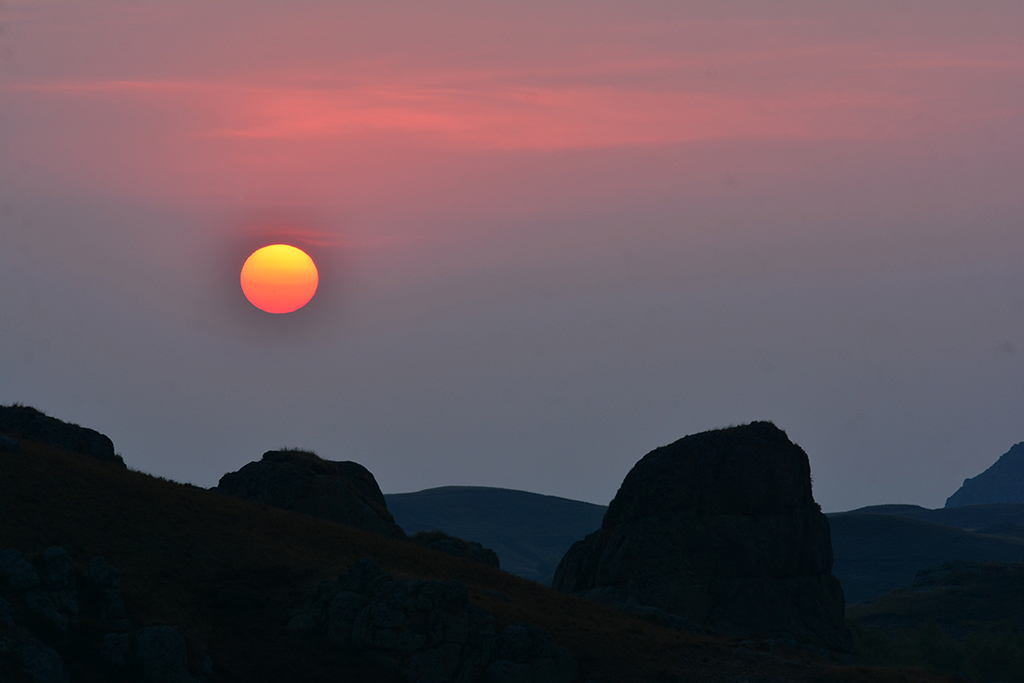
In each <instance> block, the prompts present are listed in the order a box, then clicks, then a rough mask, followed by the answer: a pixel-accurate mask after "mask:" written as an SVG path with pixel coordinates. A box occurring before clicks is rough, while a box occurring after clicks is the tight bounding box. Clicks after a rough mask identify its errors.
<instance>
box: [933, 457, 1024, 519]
mask: <svg viewBox="0 0 1024 683" xmlns="http://www.w3.org/2000/svg"><path fill="white" fill-rule="evenodd" d="M985 503H1024V441H1022V442H1020V443H1018V444H1016V445H1015V446H1014V447H1013V448H1011V449H1010V450H1008V451H1007V452H1006V453H1004V454H1003V455H1001V456H1000V457H999V459H998V460H996V461H995V463H994V464H993V465H992V466H991V467H989V468H988V469H987V470H985V471H984V472H982V473H981V474H979V475H978V476H976V477H972V478H970V479H964V483H963V485H962V486H961V487H960V488H959V489H957V491H956V492H955V493H954V494H953V495H952V496H950V497H949V498H948V499H947V500H946V507H947V508H953V507H960V506H963V505H979V504H985Z"/></svg>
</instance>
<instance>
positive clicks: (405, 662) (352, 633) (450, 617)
mask: <svg viewBox="0 0 1024 683" xmlns="http://www.w3.org/2000/svg"><path fill="white" fill-rule="evenodd" d="M286 630H287V631H288V632H290V633H298V634H303V635H305V636H307V637H314V638H316V637H326V638H327V639H328V641H329V642H330V643H331V644H332V646H334V647H338V648H341V649H345V650H349V651H355V652H358V653H360V654H361V655H362V656H364V657H367V658H368V659H370V660H372V661H374V662H377V663H378V664H381V665H383V666H385V667H386V668H388V669H391V670H392V671H395V672H399V673H401V674H402V675H403V677H404V678H405V679H406V680H409V681H416V682H417V683H449V682H458V683H499V682H501V683H504V682H508V683H518V682H519V681H523V682H524V683H525V682H531V683H533V682H536V683H571V682H572V681H575V680H576V678H577V673H578V667H577V664H576V662H575V660H574V659H573V658H572V655H571V654H570V653H569V651H568V650H566V649H565V648H563V647H560V646H559V645H557V644H556V643H555V641H554V639H553V638H552V637H551V635H550V634H549V633H548V632H547V631H545V630H544V629H542V628H540V627H538V626H534V625H532V624H515V625H511V626H508V627H506V628H505V629H503V630H502V631H501V632H498V630H497V628H496V626H495V621H494V617H493V616H491V615H490V614H488V613H487V612H486V611H485V610H484V609H482V608H480V607H478V606H476V605H474V604H472V603H471V602H470V601H469V595H468V591H467V588H466V585H465V584H463V583H461V582H459V581H423V580H411V581H402V580H396V579H394V578H392V577H391V576H390V575H388V574H386V573H385V572H384V570H383V569H382V568H381V567H380V565H379V564H377V562H375V561H374V560H372V559H369V558H364V559H362V560H359V561H358V562H356V563H355V564H354V565H353V566H352V567H351V568H350V569H349V571H348V572H346V573H344V574H341V575H340V576H339V577H338V579H337V581H335V582H333V583H332V582H330V581H324V582H323V583H322V584H321V585H320V588H319V589H318V590H317V593H316V595H315V596H314V597H313V598H312V599H310V600H308V601H306V603H305V604H304V605H303V606H302V607H299V608H297V609H295V610H293V612H292V617H291V620H290V621H289V623H288V626H287V628H286Z"/></svg>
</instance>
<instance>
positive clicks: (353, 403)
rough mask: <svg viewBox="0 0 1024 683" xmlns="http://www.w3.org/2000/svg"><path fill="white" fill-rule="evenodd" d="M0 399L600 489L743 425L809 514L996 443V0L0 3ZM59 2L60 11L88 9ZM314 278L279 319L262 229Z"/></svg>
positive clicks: (109, 427)
mask: <svg viewBox="0 0 1024 683" xmlns="http://www.w3.org/2000/svg"><path fill="white" fill-rule="evenodd" d="M0 27H2V30H0V149H3V150H4V151H3V153H2V154H0V292H3V294H4V299H3V305H2V308H0V354H2V355H0V357H2V358H3V359H4V363H3V364H2V366H0V404H9V403H12V402H19V403H22V404H25V405H30V406H33V407H35V408H37V409H39V410H41V411H43V412H44V413H46V414H48V415H51V416H53V417H56V418H58V419H61V420H65V421H68V422H73V423H77V424H80V425H82V426H85V427H89V428H92V429H95V430H97V431H99V432H101V433H103V434H106V435H107V436H109V437H110V438H111V439H112V440H113V442H114V444H115V446H116V448H117V450H118V452H120V453H121V454H122V455H123V456H124V457H125V459H126V462H127V463H129V465H130V466H131V467H132V468H133V469H137V470H139V471H142V472H146V473H151V474H153V475H155V476H162V477H166V478H168V479H171V480H174V481H179V482H184V483H192V484H195V485H197V486H201V487H203V488H208V487H210V486H213V485H215V484H216V482H217V480H218V479H219V477H220V476H221V475H223V474H224V473H226V472H230V471H235V470H237V469H238V468H239V467H241V466H242V465H244V464H245V463H247V462H250V461H252V460H253V459H258V458H259V455H260V454H261V453H263V452H265V451H266V450H270V449H273V448H280V447H287V446H293V447H298V448H303V449H308V450H312V451H315V452H316V453H318V454H319V455H320V456H321V457H324V458H326V459H330V460H352V461H355V462H358V463H360V464H362V465H364V466H365V467H366V468H367V469H369V470H370V471H371V472H373V474H374V477H375V478H376V479H377V481H378V483H379V485H380V487H381V489H382V490H388V491H393V492H415V491H419V490H424V489H429V488H436V487H440V486H488V487H497V488H507V489H513V490H522V491H528V492H531V493H539V494H541V495H554V496H557V497H561V498H566V499H569V500H578V501H583V502H590V503H594V504H597V505H607V503H608V502H609V501H610V500H611V499H612V497H613V496H614V495H615V492H616V491H617V490H618V487H619V484H620V483H621V482H622V480H623V478H624V477H625V475H626V473H627V472H628V471H629V469H630V468H631V467H632V466H633V464H634V463H635V462H636V461H638V460H639V459H640V458H641V457H643V456H644V455H645V454H646V453H648V452H650V451H651V450H653V449H655V448H658V447H660V446H664V445H666V444H669V443H672V442H674V441H676V440H678V439H680V438H682V437H684V436H686V435H689V434H694V433H698V432H703V431H707V430H711V429H716V428H721V427H724V426H728V425H735V424H744V423H748V422H752V421H758V420H769V421H772V422H774V423H775V424H776V425H777V426H778V427H779V428H780V429H782V430H784V431H785V432H786V433H787V435H788V436H789V438H790V439H791V440H792V441H793V442H794V443H796V444H797V445H799V446H800V447H801V448H803V449H804V451H805V452H806V453H807V455H808V457H809V459H810V463H811V472H812V476H813V478H814V497H815V500H816V501H817V502H818V503H820V504H821V505H822V508H823V509H824V510H827V511H830V512H838V511H846V510H853V509H857V508H860V507H865V506H869V505H877V504H886V503H902V504H913V505H921V506H922V507H926V508H931V509H935V508H939V507H942V505H943V504H944V502H945V500H946V498H947V497H949V496H950V495H952V494H953V493H954V492H955V491H956V490H957V489H958V488H959V487H960V485H961V484H962V482H963V481H964V479H966V478H970V477H974V476H977V475H978V474H980V473H981V472H982V471H984V470H985V469H987V468H988V467H989V466H990V465H992V464H993V463H994V462H995V461H996V460H997V459H998V458H999V457H1000V456H1001V455H1002V454H1004V453H1006V452H1007V451H1008V450H1009V449H1010V447H1011V446H1013V445H1014V444H1017V443H1019V442H1021V441H1024V431H1022V427H1021V423H1020V416H1021V415H1024V269H1022V267H1021V264H1022V263H1024V229H1022V227H1024V226H1022V224H1021V222H1022V217H1024V194H1022V193H1021V192H1020V187H1019V185H1020V182H1019V179H1020V178H1021V177H1024V91H1022V90H1021V88H1020V87H1019V83H1020V82H1021V79H1022V78H1024V45H1022V44H1021V41H1020V40H1019V36H1020V35H1022V34H1024V5H1019V4H982V5H979V4H976V3H969V2H942V3H924V2H919V3H907V4H903V5H900V6H898V7H893V6H890V5H888V4H885V3H866V4H858V5H856V6H849V7H843V6H832V5H827V6H822V5H820V4H816V3H810V2H803V1H797V0H787V1H785V2H781V3H773V4H772V5H770V6H766V5H763V4H759V3H755V2H740V1H737V2H727V3H698V2H694V3H687V4H685V5H675V4H651V5H645V6H642V7H636V6H633V5H631V4H629V3H626V2H622V1H620V0H610V1H608V2H602V3H600V4H596V5H593V6H588V10H587V12H585V13H583V12H579V11H576V10H574V8H571V7H550V6H547V5H545V4H543V3H535V2H526V1H523V2H517V3H499V4H495V5H488V6H474V7H468V8H459V9H455V8H451V7H407V8H403V9H399V8H396V7H380V6H376V5H345V6H333V5H327V6H325V5H320V4H315V3H306V2H298V3H288V4H284V3H277V2H259V3H254V4H242V3H238V2H225V3H218V4H217V5H215V6H204V5H200V4H197V3H187V4H186V3H182V4H173V5H170V4H159V5H157V4H154V5H140V6H135V5H126V4H122V3H116V2H99V3H90V4H88V5H77V4H71V3H53V4H45V5H39V4H35V3H28V2H14V3H6V4H4V5H3V6H2V7H0ZM83 27H87V30H83ZM276 243H283V244H291V245H293V246H296V247H299V248H300V249H302V250H304V251H305V252H306V253H308V254H309V256H311V257H312V259H313V261H314V262H315V266H316V269H317V270H318V271H319V286H318V288H317V289H316V294H315V295H314V296H313V299H312V300H311V301H310V302H309V303H308V304H307V305H306V306H305V307H303V308H300V309H299V310H297V311H295V312H294V313H287V314H281V315H275V314H270V313H264V312H262V311H260V310H258V309H256V308H255V307H254V306H253V305H252V304H250V303H249V301H248V300H247V299H246V297H245V295H244V294H243V292H242V289H241V287H240V284H239V274H240V270H241V268H242V264H243V263H244V262H245V260H246V258H247V257H248V256H249V254H251V253H252V252H253V251H254V250H255V249H257V248H259V247H261V246H266V245H269V244H276Z"/></svg>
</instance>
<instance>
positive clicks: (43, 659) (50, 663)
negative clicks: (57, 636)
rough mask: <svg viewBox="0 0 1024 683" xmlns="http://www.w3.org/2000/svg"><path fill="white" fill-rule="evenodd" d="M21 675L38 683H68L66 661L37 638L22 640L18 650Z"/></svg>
mask: <svg viewBox="0 0 1024 683" xmlns="http://www.w3.org/2000/svg"><path fill="white" fill-rule="evenodd" d="M16 655H17V659H18V663H19V664H20V667H21V673H23V674H24V675H25V676H27V677H28V679H29V680H31V681H36V682H37V683H68V681H69V677H68V672H67V670H66V669H65V668H64V660H62V659H61V657H60V655H59V654H57V651H56V650H54V649H53V648H52V647H49V646H48V645H44V644H43V643H41V642H39V641H38V640H36V639H35V638H26V639H24V640H22V641H21V642H20V643H19V644H18V646H17V649H16Z"/></svg>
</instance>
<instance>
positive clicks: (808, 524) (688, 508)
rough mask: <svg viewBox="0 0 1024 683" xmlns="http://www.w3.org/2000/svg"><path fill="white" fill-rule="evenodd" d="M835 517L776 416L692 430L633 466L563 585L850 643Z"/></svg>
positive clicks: (716, 622) (755, 630)
mask: <svg viewBox="0 0 1024 683" xmlns="http://www.w3.org/2000/svg"><path fill="white" fill-rule="evenodd" d="M831 568H832V544H831V540H830V538H829V524H828V519H827V518H826V517H825V515H824V514H822V512H821V508H820V506H818V505H817V504H816V503H815V502H814V499H813V497H812V496H811V477H810V465H809V463H808V459H807V454H806V453H804V451H803V450H802V449H801V448H800V447H799V446H797V445H796V444H794V443H792V442H791V441H790V440H789V439H788V437H787V436H786V434H785V432H783V431H782V430H780V429H778V428H777V427H776V426H775V425H773V424H771V423H769V422H754V423H751V424H749V425H745V426H741V427H733V428H729V429H721V430H715V431H710V432H704V433H701V434H694V435H691V436H688V437H685V438H683V439H680V440H679V441H676V442H675V443H673V444H670V445H668V446H664V447H662V448H658V449H656V450H654V451H652V452H651V453H648V454H647V455H646V456H644V458H643V459H641V460H640V461H639V462H638V463H637V464H636V465H635V466H634V467H633V469H632V470H631V471H630V472H629V474H628V475H627V476H626V478H625V480H624V481H623V482H622V486H621V487H620V488H619V491H618V493H617V494H616V495H615V499H614V500H612V502H611V505H610V506H609V508H608V512H607V513H606V514H605V517H604V522H603V524H602V525H601V528H600V529H599V530H598V531H596V532H594V533H592V534H590V535H589V536H587V537H586V538H585V539H583V540H582V541H579V542H577V543H576V544H574V545H573V546H572V548H570V550H569V552H568V553H566V555H565V557H564V558H562V562H561V563H560V564H559V566H558V570H557V571H556V572H555V580H554V586H555V588H557V589H560V590H563V591H568V592H572V593H577V594H581V595H583V596H585V597H591V598H594V599H599V600H602V601H605V602H611V603H613V604H619V605H628V606H632V607H636V606H637V605H642V606H650V607H655V608H658V609H660V610H664V611H665V612H667V613H669V614H672V615H677V616H678V617H681V618H682V619H683V620H685V621H686V622H689V623H693V624H694V625H696V626H698V627H705V628H711V629H715V630H720V631H726V632H732V633H742V634H750V635H757V636H761V637H765V636H782V637H791V638H796V639H798V640H800V641H802V642H806V643H812V644H815V645H822V646H825V647H827V648H829V649H833V650H848V649H849V647H850V643H849V635H848V632H847V630H846V628H845V626H844V620H843V612H844V607H845V605H844V600H843V591H842V588H841V587H840V585H839V582H838V581H837V580H836V578H835V577H834V576H833V575H832V573H831Z"/></svg>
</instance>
